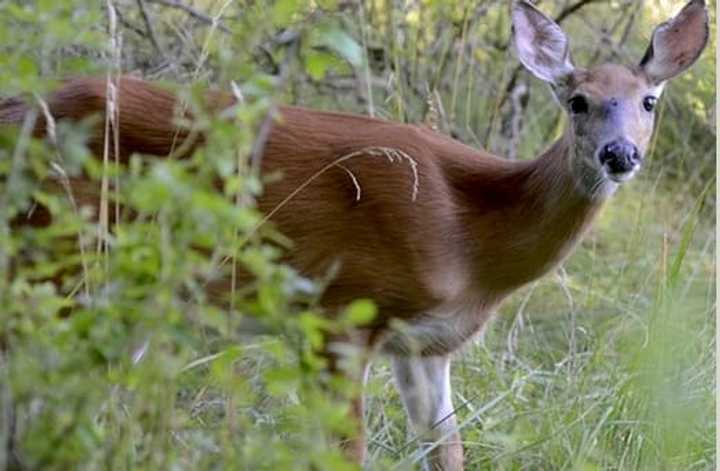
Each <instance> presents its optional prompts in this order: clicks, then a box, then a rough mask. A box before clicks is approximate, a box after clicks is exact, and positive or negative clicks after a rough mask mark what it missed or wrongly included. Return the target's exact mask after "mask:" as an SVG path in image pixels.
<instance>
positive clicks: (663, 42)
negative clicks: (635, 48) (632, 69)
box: [640, 0, 710, 84]
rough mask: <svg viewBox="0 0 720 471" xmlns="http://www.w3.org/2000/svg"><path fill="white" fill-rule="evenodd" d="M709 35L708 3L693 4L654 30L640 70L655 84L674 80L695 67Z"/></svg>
mask: <svg viewBox="0 0 720 471" xmlns="http://www.w3.org/2000/svg"><path fill="white" fill-rule="evenodd" d="M709 34H710V33H709V29H708V14H707V9H706V8H705V1H704V0H690V2H689V3H688V4H687V5H685V7H683V9H682V10H680V13H678V14H677V15H676V16H675V17H674V18H671V19H670V20H668V21H666V22H665V23H662V24H661V25H659V26H658V27H657V28H655V31H654V32H653V35H652V39H651V40H650V46H649V47H648V49H647V51H646V52H645V56H644V57H643V59H642V60H641V61H640V67H641V68H642V69H643V70H644V71H645V73H646V74H647V76H648V78H650V80H651V81H652V82H653V83H655V84H660V83H662V82H664V81H665V80H668V79H671V78H673V77H675V76H676V75H678V74H680V73H681V72H684V71H685V70H687V69H688V68H689V67H690V66H691V65H693V63H695V61H696V60H697V58H698V57H699V56H700V53H701V52H702V51H703V49H705V45H706V44H707V42H708V36H709Z"/></svg>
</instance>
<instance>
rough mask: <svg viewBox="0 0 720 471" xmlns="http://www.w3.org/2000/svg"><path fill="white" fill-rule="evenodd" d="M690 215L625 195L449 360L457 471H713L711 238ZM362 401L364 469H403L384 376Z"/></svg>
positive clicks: (402, 439)
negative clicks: (390, 465) (366, 442)
mask: <svg viewBox="0 0 720 471" xmlns="http://www.w3.org/2000/svg"><path fill="white" fill-rule="evenodd" d="M695 204H696V202H695V201H693V200H692V198H687V199H686V200H685V201H677V200H676V199H675V198H673V197H672V196H670V195H669V194H668V193H666V192H658V191H653V189H652V185H651V184H650V182H648V181H647V180H646V181H642V182H635V183H631V184H629V185H628V187H627V188H624V189H622V190H621V191H620V192H619V194H618V195H616V196H615V198H613V200H612V201H611V202H610V203H609V204H608V206H607V208H606V210H605V212H604V213H603V215H602V216H601V219H600V220H599V221H598V223H597V224H596V225H595V227H594V229H593V230H592V231H591V233H590V235H589V236H588V237H587V238H586V239H585V241H584V242H583V244H582V246H581V247H580V248H579V249H578V251H577V253H576V254H575V255H574V256H572V257H571V258H570V259H569V260H568V261H567V262H566V263H565V264H564V266H563V268H562V270H561V271H560V272H559V273H558V274H557V275H550V276H548V277H546V278H544V279H542V280H540V281H539V282H537V283H536V284H534V285H532V286H530V287H527V288H525V289H523V290H522V291H521V292H518V293H516V294H515V295H513V296H512V298H511V299H510V300H509V302H507V303H506V304H505V305H504V306H503V307H502V309H501V310H500V313H499V315H498V316H497V318H496V319H495V321H494V322H491V323H490V324H489V325H488V328H487V330H486V332H485V335H484V336H483V338H482V340H480V341H479V342H477V343H476V344H475V345H472V346H469V347H468V348H466V349H465V351H464V352H462V353H461V354H459V355H458V358H457V360H456V362H455V364H454V369H453V386H454V388H455V397H454V401H455V406H456V407H458V408H459V416H460V422H463V423H466V425H465V427H464V429H463V438H464V440H465V449H466V454H467V462H468V467H469V469H488V470H489V469H492V470H495V469H499V470H514V469H553V470H555V469H558V470H560V469H567V470H594V469H598V470H600V469H603V470H605V469H617V470H630V469H632V470H655V469H667V470H690V469H698V470H699V469H704V470H710V469H714V468H715V414H714V411H715V402H714V401H715V399H714V391H715V382H714V374H715V358H714V352H715V316H714V313H715V268H714V259H715V254H714V247H715V244H714V241H715V234H714V227H713V221H712V214H711V212H710V211H708V210H705V211H703V212H702V213H700V214H692V212H693V208H694V206H695ZM707 219H709V220H707ZM657 221H662V222H657ZM695 223H697V227H696V228H695V230H694V231H693V232H692V233H691V234H690V233H689V232H688V227H690V226H693V225H694V224H695ZM684 232H685V234H683V233H684ZM683 235H685V236H688V237H691V242H690V244H689V246H688V248H687V252H686V253H685V254H684V255H681V254H679V253H678V251H679V247H680V245H681V244H680V241H681V239H682V237H683ZM681 256H682V257H683V260H682V266H681V267H680V268H679V271H678V273H677V274H676V275H675V278H673V279H669V277H668V272H669V270H670V267H671V266H672V265H673V263H675V262H679V257H681ZM663 262H664V263H663ZM370 391H371V393H370V394H371V395H370V401H369V402H370V405H371V410H370V411H369V412H368V421H369V424H370V426H371V429H372V430H373V432H372V433H373V434H374V438H373V441H372V443H375V444H376V445H375V446H374V447H372V448H371V450H372V451H371V456H372V458H373V459H382V458H384V457H393V458H398V457H403V456H407V455H408V454H409V453H411V452H412V451H413V450H412V447H411V448H410V449H409V450H408V449H405V448H403V447H404V444H405V443H406V442H407V440H408V439H407V437H406V432H405V429H406V427H405V422H404V419H403V417H402V414H401V413H400V412H399V411H398V405H397V404H398V396H397V394H396V393H394V392H393V388H392V381H391V378H390V373H389V368H388V366H387V365H385V364H383V363H380V364H378V365H377V366H376V367H375V369H374V376H373V380H372V384H371V386H370Z"/></svg>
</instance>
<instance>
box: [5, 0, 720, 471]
mask: <svg viewBox="0 0 720 471" xmlns="http://www.w3.org/2000/svg"><path fill="white" fill-rule="evenodd" d="M111 3H112V4H114V5H115V6H116V7H117V11H118V12H119V13H120V15H119V16H118V18H117V21H118V24H117V25H116V26H117V29H118V31H120V32H121V34H122V41H117V39H118V38H115V39H116V41H111V39H112V38H110V37H109V33H108V30H109V29H108V28H107V25H108V24H109V16H108V12H107V10H106V8H105V7H106V4H105V2H96V1H91V0H77V1H74V2H57V1H47V0H33V1H24V0H23V1H20V0H17V1H15V0H0V94H2V95H4V96H5V95H7V96H11V95H17V94H26V95H25V96H28V97H29V99H30V100H31V101H32V100H36V97H42V96H44V95H45V94H46V92H47V91H49V90H51V89H52V88H54V87H56V86H57V84H58V82H57V79H58V78H63V77H66V76H71V75H76V74H93V73H95V74H101V75H102V74H104V73H106V71H107V70H112V69H116V68H121V69H122V70H124V71H132V70H141V71H142V72H143V73H144V75H145V76H147V77H150V78H153V79H160V80H165V81H167V82H172V83H174V84H175V85H174V86H175V87H176V88H177V89H178V91H179V93H180V94H181V96H182V97H183V98H184V99H185V101H186V102H187V104H188V106H189V107H190V109H192V110H193V112H194V114H196V115H199V120H198V126H199V127H200V129H201V130H202V131H204V132H206V133H207V135H208V136H209V138H208V144H207V146H205V147H203V148H202V149H199V150H198V151H197V152H195V154H194V155H193V156H192V158H189V159H184V160H176V159H165V160H158V159H153V158H148V157H145V156H133V157H132V158H131V161H130V163H129V165H128V166H127V167H123V168H115V166H114V164H112V163H110V165H107V166H106V165H103V163H102V162H101V161H98V160H96V159H93V158H91V157H90V156H89V154H88V152H87V149H86V148H85V146H84V142H85V141H86V138H87V130H88V126H89V125H90V123H89V122H86V123H80V124H79V125H78V126H68V125H65V124H61V125H59V126H58V129H57V145H55V143H52V142H46V141H42V140H36V139H31V138H30V135H29V133H28V132H27V129H29V127H27V128H26V130H25V131H24V132H23V131H22V130H20V132H19V133H18V132H10V131H8V130H2V131H1V132H0V468H3V467H4V466H6V465H8V464H10V465H22V466H24V467H25V468H27V469H113V470H115V469H149V470H155V469H171V468H172V469H251V470H255V469H257V470H263V469H267V470H275V469H313V470H315V469H320V470H344V469H357V466H354V465H352V464H349V463H347V462H345V460H344V459H343V457H342V456H341V454H340V452H339V451H338V447H337V440H336V437H337V436H338V435H343V434H352V430H353V429H354V425H355V424H351V423H349V421H348V420H347V414H346V413H347V410H348V407H349V405H348V402H347V398H348V397H349V396H350V395H351V394H353V393H354V392H355V391H354V386H353V385H352V384H348V383H346V382H343V381H341V380H339V379H338V378H335V377H333V376H332V375H330V374H329V373H328V372H327V371H326V368H325V367H326V366H327V364H326V363H327V359H326V358H324V357H322V356H320V355H319V354H318V351H319V350H320V349H321V348H322V346H323V345H324V342H325V337H326V334H327V333H328V332H333V331H336V330H340V329H347V328H351V327H354V326H362V325H365V324H367V323H369V322H372V320H373V319H374V317H375V316H376V315H377V313H376V310H375V307H374V306H373V305H372V303H371V302H370V301H368V300H358V301H356V302H355V303H352V304H351V305H350V306H348V307H347V308H346V309H345V310H344V311H343V312H341V313H339V314H338V316H337V317H336V318H329V317H328V316H327V315H326V314H327V313H324V312H322V310H321V308H320V307H319V306H318V297H319V294H320V292H321V290H322V285H323V282H322V280H306V279H304V278H302V277H301V276H299V275H298V274H297V273H296V272H295V271H293V270H292V269H291V268H289V267H286V266H284V265H283V264H282V263H281V262H280V259H281V256H282V250H283V247H285V246H286V245H287V241H286V240H285V239H284V238H283V237H282V235H281V234H277V233H275V232H273V231H272V229H271V228H270V227H269V226H266V225H263V224H261V222H262V220H263V219H262V218H263V215H262V214H260V213H259V212H258V211H257V210H256V208H255V206H254V199H255V198H256V197H257V196H258V195H259V194H261V192H262V186H263V182H264V181H265V180H264V179H269V178H278V176H274V175H259V174H258V173H257V171H256V169H255V168H254V166H253V163H252V162H251V161H250V160H249V156H250V155H251V153H252V149H253V146H254V145H255V143H256V137H257V136H256V133H257V130H258V129H259V128H260V127H261V123H262V122H263V120H264V119H265V117H266V114H267V111H268V109H269V107H270V106H272V104H273V103H276V102H293V103H298V104H305V105H311V106H315V107H327V108H332V109H344V110H351V111H359V112H371V113H374V114H375V115H377V116H383V117H392V118H395V119H399V120H406V121H412V122H420V121H431V122H432V123H433V124H435V125H437V127H438V128H439V129H441V130H442V131H443V132H447V133H452V134H454V135H456V136H458V137H459V138H460V139H461V140H463V141H464V142H467V143H468V144H471V145H478V146H480V145H484V146H486V147H488V148H490V149H492V150H494V151H496V152H499V153H502V154H506V155H511V156H512V155H515V156H516V157H517V158H526V157H529V156H531V155H534V154H535V153H536V152H537V151H538V150H539V149H540V148H541V147H544V146H546V145H547V144H548V143H549V141H550V140H551V139H552V137H553V136H554V135H555V134H556V133H557V130H558V129H559V127H560V126H561V125H562V121H561V117H560V114H559V112H558V111H557V108H556V107H555V105H554V104H553V103H552V99H551V97H550V95H549V93H547V92H546V91H544V89H542V88H541V86H539V85H538V84H537V83H536V82H535V81H533V80H531V79H529V77H528V76H527V75H525V73H524V72H521V71H520V72H517V75H516V74H515V68H516V66H517V64H516V61H515V60H514V59H512V56H511V54H510V52H509V49H508V47H507V38H508V32H509V31H508V18H507V8H506V5H505V4H504V2H500V1H488V2H460V1H429V0H423V1H419V2H410V3H409V4H407V5H405V4H403V6H402V7H401V6H400V5H399V4H397V2H389V1H384V0H373V1H370V2H357V3H353V2H349V3H348V2H336V1H314V2H308V1H303V0H278V1H273V2H251V1H238V2H219V3H218V2H209V1H196V2H193V3H192V5H193V7H194V8H195V9H196V10H197V11H200V12H205V13H206V14H207V18H206V20H202V19H198V18H196V17H190V16H188V15H187V12H185V11H183V10H179V9H172V8H167V7H161V6H160V5H157V4H155V3H154V2H151V1H149V0H148V1H146V2H144V3H145V5H146V7H147V10H148V13H149V15H150V18H149V19H150V21H151V26H152V33H151V32H150V30H149V29H148V26H147V25H145V24H144V22H143V18H142V15H141V13H140V11H139V10H138V4H139V2H136V1H120V0H117V1H114V2H111ZM561 3H562V2H557V4H553V5H548V6H547V7H548V8H550V9H552V8H555V9H556V10H557V11H553V12H551V13H553V14H560V13H561V11H560V10H561V7H562V6H561ZM642 3H643V2H591V3H589V4H588V5H587V6H586V7H584V8H583V9H582V10H581V11H579V12H577V13H575V14H573V15H570V16H569V17H568V18H567V20H566V21H564V23H563V27H564V28H566V30H567V31H568V32H569V35H570V36H571V38H573V52H574V53H575V59H576V60H577V62H578V63H581V64H587V63H589V62H598V61H600V60H605V59H608V58H614V59H618V57H619V58H620V59H622V60H625V61H631V60H636V58H638V57H640V55H641V54H642V51H643V50H644V47H645V45H646V44H647V39H648V37H649V34H650V30H651V26H652V25H653V23H657V21H659V20H660V19H661V18H662V17H663V16H665V14H669V13H670V12H662V14H661V12H656V11H655V9H654V8H651V7H650V6H646V7H643V8H640V10H638V11H637V15H635V16H631V15H629V14H628V13H629V12H631V11H630V10H629V9H631V8H634V6H633V5H635V4H637V5H640V4H642ZM644 3H647V2H644ZM187 4H188V5H190V4H191V2H187ZM543 8H545V5H543ZM648 11H650V13H652V14H651V15H650V16H651V18H646V16H647V14H649V13H648ZM711 13H712V15H713V18H714V14H715V12H714V10H713V11H712V12H711ZM214 16H217V18H218V19H219V20H220V21H219V22H218V23H217V24H214V23H213V22H212V18H213V17H214ZM631 20H632V21H635V23H633V24H631V23H630V21H631ZM588 24H591V25H593V29H592V30H591V31H590V30H588ZM616 24H617V25H619V26H615V25H616ZM713 24H714V21H713ZM626 26H627V28H626V31H627V34H625V31H624V30H623V28H625V27H626ZM600 31H605V32H607V37H606V36H602V35H601V34H600V33H599V32H600ZM151 35H152V36H154V39H155V42H156V43H157V44H156V45H154V44H153V42H154V41H153V40H152V39H151ZM588 35H589V36H588ZM711 37H712V44H711V47H710V48H709V49H710V50H709V51H707V52H706V53H705V55H704V56H703V59H702V60H701V61H700V62H699V63H698V64H697V65H696V66H695V67H694V68H693V69H692V70H691V71H690V72H689V73H688V74H686V75H685V76H683V77H682V78H681V79H678V80H677V81H675V82H673V83H672V84H671V85H669V87H668V90H667V91H666V96H665V97H664V98H663V100H664V101H663V104H662V108H661V111H660V113H661V119H660V121H659V124H658V126H659V130H658V133H657V136H656V140H655V142H654V144H653V152H652V154H651V156H650V165H649V166H647V167H646V168H645V169H644V176H643V178H642V179H641V180H640V181H638V182H633V186H632V187H628V188H624V189H623V190H622V191H621V192H620V194H619V195H617V198H616V199H615V201H614V202H612V203H611V206H610V207H609V208H608V210H607V211H606V212H605V213H604V214H603V215H602V216H601V218H600V220H599V221H598V223H597V224H596V229H595V230H594V232H593V233H591V234H590V236H589V237H588V239H587V240H586V241H585V242H584V243H583V245H582V247H581V248H580V250H579V252H578V253H577V255H576V256H574V257H573V258H572V259H571V260H570V261H569V262H568V263H567V264H566V266H565V267H564V269H563V271H562V272H561V274H562V276H559V277H547V278H546V279H544V280H542V281H540V282H539V283H537V284H535V285H533V286H531V287H528V288H527V289H525V290H524V291H522V292H520V293H518V294H517V295H516V296H514V297H513V298H512V299H511V300H510V302H509V303H508V304H507V305H506V306H505V307H504V309H503V310H502V312H501V315H500V316H499V319H498V321H497V322H495V323H493V324H491V325H490V326H489V328H488V331H487V333H486V335H485V338H484V340H483V342H482V343H480V344H479V345H477V346H474V347H472V348H469V349H468V350H467V351H466V352H465V354H464V355H463V356H462V359H461V360H460V361H459V362H458V363H457V365H456V367H455V369H454V386H455V389H456V395H457V396H456V397H455V403H456V406H458V414H459V419H460V420H459V422H460V423H463V424H464V426H463V437H464V440H465V449H466V453H467V462H468V468H469V469H583V470H584V469H587V470H592V469H623V470H625V469H638V470H641V469H683V470H686V469H692V470H695V469H697V470H700V469H703V470H704V469H714V466H715V456H714V444H715V429H714V415H713V414H712V413H711V412H712V411H713V410H714V406H715V400H714V387H715V385H714V376H713V374H714V369H715V358H714V356H713V352H714V350H715V344H714V333H715V321H714V316H713V315H712V313H713V312H714V309H715V298H714V294H715V284H714V277H715V268H714V264H713V260H714V243H713V241H714V231H713V229H714V220H713V216H712V215H713V214H714V209H715V205H714V196H715V195H714V192H713V191H712V190H710V189H708V188H712V186H711V185H710V184H709V183H708V182H709V181H712V176H713V175H714V163H715V160H714V159H715V157H714V156H715V153H714V146H715V135H714V128H715V123H714V109H715V102H714V96H715V88H714V84H715V75H714V74H715V72H714V70H715V66H714V60H713V57H714V52H715V37H714V34H713V35H712V36H711ZM19 38H20V39H19ZM608 40H609V41H612V44H613V45H615V46H616V47H614V48H613V47H610V45H609V44H610V43H608V42H607V41H608ZM598 44H600V45H603V46H605V47H604V48H603V47H598ZM116 53H120V54H119V63H117V62H115V61H116V60H117V59H115V58H116V57H117V56H116ZM513 77H515V78H514V79H513ZM511 80H515V83H520V84H522V85H523V86H525V87H527V90H528V91H527V95H526V96H523V98H522V100H520V101H519V102H518V103H520V104H521V105H522V108H520V109H519V111H518V109H516V108H513V106H514V105H513V103H514V102H513V101H512V100H511V99H509V96H508V93H506V91H508V90H511V89H512V87H509V85H511V83H510V82H511ZM208 86H212V87H218V88H223V89H227V90H236V91H238V94H239V95H241V97H242V103H241V105H240V106H238V107H236V108H235V109H234V110H233V111H234V113H233V115H232V116H230V117H224V118H226V119H220V118H218V117H216V116H208V115H204V114H203V113H202V109H203V106H202V98H201V97H202V93H201V92H202V90H205V89H206V88H207V87H208ZM38 113H40V111H39V110H38V112H36V113H33V114H31V119H38V117H39V114H38ZM518 113H520V114H521V115H522V120H521V126H519V128H518V129H519V131H518V134H513V131H512V129H513V126H512V123H513V122H514V121H513V118H514V116H516V115H517V114H518ZM30 124H31V122H28V126H30ZM59 172H62V173H64V174H65V175H67V176H68V177H74V176H79V175H81V174H86V175H89V176H91V177H92V178H93V180H94V184H95V185H96V188H98V189H99V188H100V187H101V183H102V181H103V179H107V181H108V182H109V183H110V184H111V190H110V192H109V194H108V195H106V200H107V202H108V205H109V210H110V211H111V212H114V211H115V202H116V201H117V202H118V203H122V207H121V210H122V217H121V222H120V223H119V224H118V225H116V226H114V227H113V228H112V229H110V231H109V232H107V233H106V232H105V228H103V227H102V226H101V225H99V224H98V223H97V221H96V218H95V217H94V216H91V215H90V214H89V213H88V211H87V210H86V209H84V208H83V207H82V205H79V206H78V205H76V204H73V199H71V198H69V197H68V195H67V194H65V192H64V191H62V189H61V191H60V192H58V191H52V190H51V189H50V188H48V187H47V186H46V185H45V184H44V183H43V182H45V181H46V180H47V177H48V176H49V175H57V174H58V173H59ZM280 178H281V177H280ZM218 182H220V184H219V183H218ZM116 183H117V186H116ZM98 191H99V190H98ZM33 201H37V202H40V203H42V205H43V206H45V207H47V208H48V210H49V211H50V213H51V214H52V216H53V224H52V225H50V226H49V227H46V228H29V227H24V226H16V225H11V222H12V221H13V220H14V219H16V218H18V217H23V215H25V214H26V213H27V212H28V211H30V210H31V208H32V207H33ZM236 266H240V267H243V268H244V269H245V270H246V271H247V272H249V273H250V274H251V275H252V279H251V281H250V282H242V283H239V282H238V283H236V285H235V287H234V289H233V290H232V298H231V299H223V300H220V299H217V298H216V296H215V294H214V293H215V292H214V291H213V290H208V289H207V287H208V286H213V284H214V283H217V282H218V281H219V280H221V279H226V280H227V279H228V277H229V276H230V273H231V272H232V270H233V268H234V267H236ZM378 269H381V267H379V268H378ZM58 273H60V275H59V277H58ZM11 275H12V276H11ZM53 278H54V279H55V281H58V283H52V282H51V280H52V279H53ZM226 288H227V286H226ZM257 331H260V332H270V333H273V334H279V335H272V336H257V335H250V333H254V332H257ZM367 399H368V401H367V403H368V415H367V418H366V419H367V423H368V425H369V440H368V442H369V444H370V450H369V458H368V463H369V466H370V468H372V469H386V468H387V469H395V468H396V467H398V466H400V469H405V468H403V466H406V465H407V466H410V467H412V466H414V464H412V463H410V462H411V461H412V457H413V455H412V453H413V451H414V447H413V444H412V440H411V438H409V435H408V433H407V430H406V426H405V418H404V414H403V411H402V407H401V406H400V403H399V399H398V397H397V393H396V392H395V391H394V390H393V388H392V381H391V380H390V373H389V368H388V366H387V365H386V364H385V363H383V362H382V361H381V362H379V363H378V364H377V365H376V366H375V368H374V371H373V375H372V379H371V382H370V385H369V390H368V393H367ZM8 453H9V454H8Z"/></svg>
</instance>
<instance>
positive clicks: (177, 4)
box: [147, 0, 231, 34]
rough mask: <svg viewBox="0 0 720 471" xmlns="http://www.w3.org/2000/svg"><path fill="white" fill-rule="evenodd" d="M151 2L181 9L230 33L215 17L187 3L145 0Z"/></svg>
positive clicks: (169, 0)
mask: <svg viewBox="0 0 720 471" xmlns="http://www.w3.org/2000/svg"><path fill="white" fill-rule="evenodd" d="M147 1H149V2H151V3H157V4H158V5H164V6H166V7H170V8H176V9H178V10H182V11H184V12H185V13H187V14H188V15H190V16H191V17H193V18H195V19H196V20H198V21H200V22H202V23H205V24H208V25H214V26H216V27H217V28H218V29H219V30H220V31H222V32H223V33H227V34H230V32H231V31H230V28H228V27H227V26H225V25H223V24H221V23H219V22H218V21H217V20H216V19H214V18H213V17H211V16H208V15H206V14H205V13H203V12H201V11H200V10H198V9H196V8H193V7H191V6H189V5H185V4H184V3H182V2H180V1H178V0H147Z"/></svg>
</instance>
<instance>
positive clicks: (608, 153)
mask: <svg viewBox="0 0 720 471" xmlns="http://www.w3.org/2000/svg"><path fill="white" fill-rule="evenodd" d="M641 160H642V158H641V157H640V152H639V151H638V149H637V147H635V144H633V143H632V142H630V141H627V140H625V139H618V140H616V141H613V142H611V143H609V144H607V145H605V147H603V148H602V150H601V151H600V164H601V165H604V166H606V167H607V169H608V170H609V171H610V172H611V173H626V172H629V171H631V170H632V169H633V168H634V167H635V166H636V165H639V164H640V161H641Z"/></svg>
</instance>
